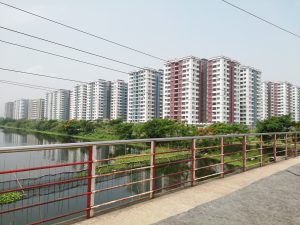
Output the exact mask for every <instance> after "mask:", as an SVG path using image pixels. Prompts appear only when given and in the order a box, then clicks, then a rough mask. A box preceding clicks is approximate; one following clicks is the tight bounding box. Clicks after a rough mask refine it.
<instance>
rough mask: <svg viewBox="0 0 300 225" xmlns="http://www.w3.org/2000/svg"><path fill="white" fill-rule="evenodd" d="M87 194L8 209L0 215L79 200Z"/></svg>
mask: <svg viewBox="0 0 300 225" xmlns="http://www.w3.org/2000/svg"><path fill="white" fill-rule="evenodd" d="M88 194H89V193H88V192H86V193H82V194H78V195H73V196H68V197H64V198H57V199H53V200H50V201H47V202H39V203H35V204H31V205H25V206H22V207H17V208H14V209H8V210H5V211H1V212H0V215H1V214H5V213H10V212H15V211H18V210H23V209H28V208H33V207H37V206H41V205H45V204H51V203H54V202H59V201H65V200H69V199H72V198H79V197H82V196H85V195H88Z"/></svg>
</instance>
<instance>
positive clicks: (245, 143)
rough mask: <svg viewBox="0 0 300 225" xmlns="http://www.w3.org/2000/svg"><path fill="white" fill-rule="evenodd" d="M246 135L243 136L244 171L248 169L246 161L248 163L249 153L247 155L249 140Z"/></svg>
mask: <svg viewBox="0 0 300 225" xmlns="http://www.w3.org/2000/svg"><path fill="white" fill-rule="evenodd" d="M246 141H247V140H246V136H243V153H242V154H243V156H242V159H243V172H245V171H246V166H247V165H246V163H247V159H246V158H247V155H246V145H247V142H246Z"/></svg>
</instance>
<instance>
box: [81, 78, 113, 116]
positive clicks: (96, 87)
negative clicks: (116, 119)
mask: <svg viewBox="0 0 300 225" xmlns="http://www.w3.org/2000/svg"><path fill="white" fill-rule="evenodd" d="M110 93H111V82H110V81H106V80H102V79H99V80H97V81H95V82H91V83H88V84H87V101H86V120H97V119H104V120H105V119H110V102H111V94H110Z"/></svg>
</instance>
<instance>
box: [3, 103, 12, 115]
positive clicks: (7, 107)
mask: <svg viewBox="0 0 300 225" xmlns="http://www.w3.org/2000/svg"><path fill="white" fill-rule="evenodd" d="M4 117H5V118H6V119H13V118H14V103H13V102H6V103H5V107H4Z"/></svg>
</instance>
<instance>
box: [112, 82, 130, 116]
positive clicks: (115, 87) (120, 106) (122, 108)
mask: <svg viewBox="0 0 300 225" xmlns="http://www.w3.org/2000/svg"><path fill="white" fill-rule="evenodd" d="M127 101H128V84H127V83H126V82H125V81H123V80H115V81H112V82H111V105H110V118H111V119H122V120H123V121H126V120H127Z"/></svg>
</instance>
